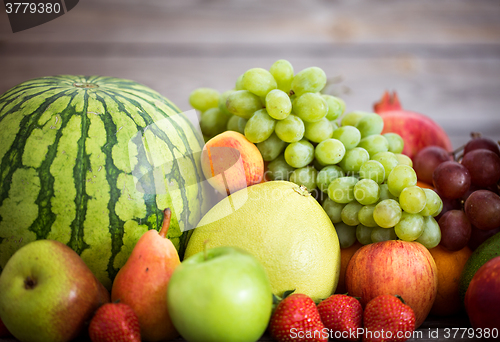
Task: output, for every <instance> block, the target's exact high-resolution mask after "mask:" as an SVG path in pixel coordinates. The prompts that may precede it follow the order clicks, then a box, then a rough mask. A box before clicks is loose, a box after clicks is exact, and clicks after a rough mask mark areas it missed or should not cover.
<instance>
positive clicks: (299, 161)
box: [285, 140, 314, 168]
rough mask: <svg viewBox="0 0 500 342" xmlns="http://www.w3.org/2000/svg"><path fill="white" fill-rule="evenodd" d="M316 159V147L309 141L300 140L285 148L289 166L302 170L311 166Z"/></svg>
mask: <svg viewBox="0 0 500 342" xmlns="http://www.w3.org/2000/svg"><path fill="white" fill-rule="evenodd" d="M313 159H314V146H313V145H312V144H311V143H310V142H309V141H307V140H300V141H297V142H294V143H291V144H289V145H288V146H287V147H286V148H285V160H286V162H287V163H288V165H290V166H293V167H295V168H301V167H304V166H306V165H308V164H310V163H311V162H312V161H313Z"/></svg>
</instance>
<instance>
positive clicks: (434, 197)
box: [419, 188, 443, 216]
mask: <svg viewBox="0 0 500 342" xmlns="http://www.w3.org/2000/svg"><path fill="white" fill-rule="evenodd" d="M422 190H423V191H424V192H425V207H424V209H422V211H421V212H420V213H419V214H420V215H422V216H429V215H430V216H436V215H435V214H436V212H437V211H438V210H439V208H440V207H441V206H442V205H443V201H442V200H441V197H439V195H438V194H437V193H436V192H435V191H434V190H432V189H426V188H423V189H422ZM438 214H439V213H438Z"/></svg>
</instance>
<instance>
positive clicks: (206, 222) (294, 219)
mask: <svg viewBox="0 0 500 342" xmlns="http://www.w3.org/2000/svg"><path fill="white" fill-rule="evenodd" d="M205 241H207V248H213V247H218V246H237V247H240V248H243V249H245V250H247V251H248V252H250V253H252V254H253V255H254V256H255V257H256V258H257V259H258V260H259V261H260V262H261V263H262V265H263V266H264V268H265V269H266V272H267V274H268V276H269V279H270V281H271V286H272V290H273V293H274V294H276V295H278V296H281V295H283V292H285V291H287V290H293V289H295V292H296V293H304V294H306V295H308V296H310V297H311V298H312V299H313V300H314V301H319V300H320V299H325V298H327V297H328V296H330V295H331V294H332V293H334V292H335V289H336V287H337V284H338V280H339V272H340V246H339V240H338V237H337V233H336V231H335V227H334V226H333V224H332V222H331V221H330V219H329V217H328V215H327V214H326V213H325V211H324V210H323V208H322V207H321V205H320V204H319V203H318V202H317V201H316V200H315V199H314V197H312V196H311V195H310V194H309V193H308V192H307V190H305V188H301V187H299V186H298V185H296V184H294V183H291V182H287V181H272V182H265V183H261V184H256V185H253V186H251V187H248V188H245V189H242V190H240V191H238V192H236V193H234V194H232V195H230V196H228V197H226V198H224V199H223V200H222V201H221V202H219V203H218V204H217V205H215V206H214V207H213V208H212V209H211V210H210V211H209V212H208V213H207V214H206V215H205V216H204V217H203V218H202V219H201V221H200V222H199V224H198V226H197V228H196V229H195V230H194V232H193V234H192V235H191V238H190V240H189V243H188V246H187V249H186V254H185V258H188V257H190V256H191V255H194V254H196V253H198V252H200V251H202V250H203V246H204V243H205Z"/></svg>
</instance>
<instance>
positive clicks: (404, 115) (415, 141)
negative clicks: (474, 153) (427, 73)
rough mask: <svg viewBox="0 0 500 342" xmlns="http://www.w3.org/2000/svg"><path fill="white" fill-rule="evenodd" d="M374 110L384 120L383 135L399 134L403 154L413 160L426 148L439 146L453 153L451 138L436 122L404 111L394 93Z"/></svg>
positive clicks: (376, 105)
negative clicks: (401, 139)
mask: <svg viewBox="0 0 500 342" xmlns="http://www.w3.org/2000/svg"><path fill="white" fill-rule="evenodd" d="M374 110H375V112H376V113H377V114H379V115H380V116H381V117H382V118H383V119H384V130H383V131H382V133H388V132H393V133H397V134H399V135H400V136H401V137H402V138H403V140H404V142H405V144H404V149H403V154H406V155H407V156H408V157H410V158H412V159H413V157H414V156H415V155H416V154H417V152H418V151H420V150H421V149H423V148H424V147H426V146H431V145H434V146H439V147H442V148H444V149H445V150H446V151H448V152H451V151H452V150H453V147H452V145H451V142H450V138H449V137H448V135H447V134H446V132H445V131H444V129H442V128H441V126H439V125H438V124H437V123H436V122H435V121H433V120H432V119H431V118H429V117H428V116H425V115H423V114H420V113H416V112H412V111H407V110H403V109H402V107H401V104H400V103H399V99H398V97H397V95H396V93H395V92H394V93H393V95H392V96H391V95H390V94H389V93H388V92H387V91H386V92H385V93H384V95H383V96H382V99H381V100H380V102H378V103H376V104H375V106H374Z"/></svg>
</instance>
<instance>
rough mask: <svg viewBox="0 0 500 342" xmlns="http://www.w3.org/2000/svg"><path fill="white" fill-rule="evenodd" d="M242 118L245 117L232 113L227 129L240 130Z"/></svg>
mask: <svg viewBox="0 0 500 342" xmlns="http://www.w3.org/2000/svg"><path fill="white" fill-rule="evenodd" d="M240 119H243V118H240V117H239V116H236V115H232V114H231V117H230V118H229V120H228V121H227V125H226V131H234V132H240V131H239V121H240ZM243 120H245V119H243ZM240 133H242V132H240ZM242 134H244V133H242Z"/></svg>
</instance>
